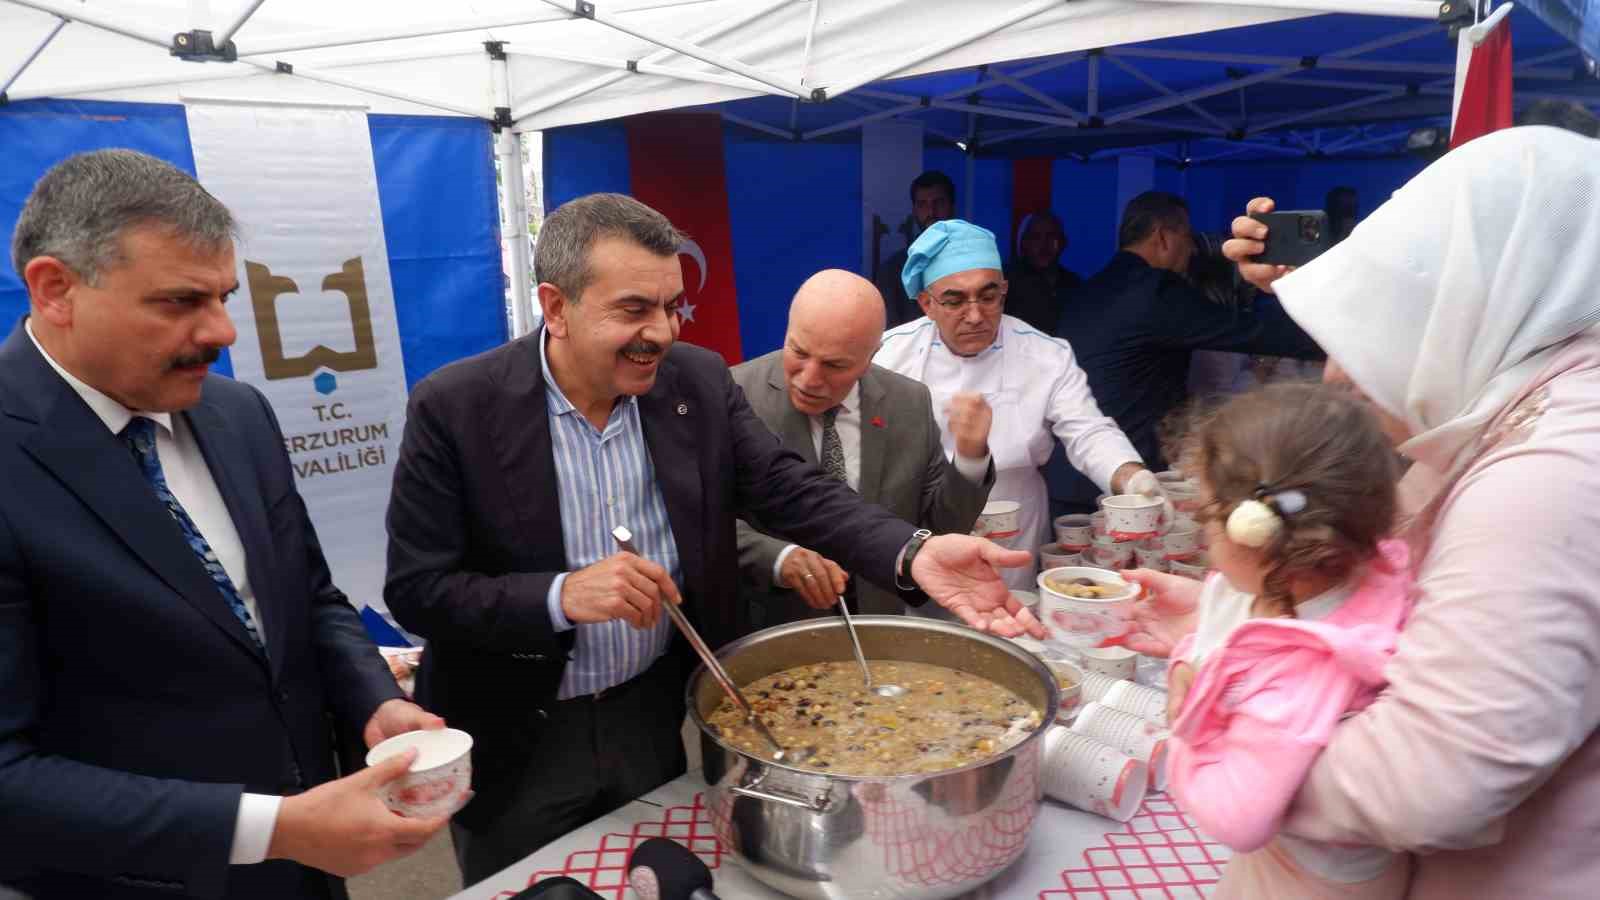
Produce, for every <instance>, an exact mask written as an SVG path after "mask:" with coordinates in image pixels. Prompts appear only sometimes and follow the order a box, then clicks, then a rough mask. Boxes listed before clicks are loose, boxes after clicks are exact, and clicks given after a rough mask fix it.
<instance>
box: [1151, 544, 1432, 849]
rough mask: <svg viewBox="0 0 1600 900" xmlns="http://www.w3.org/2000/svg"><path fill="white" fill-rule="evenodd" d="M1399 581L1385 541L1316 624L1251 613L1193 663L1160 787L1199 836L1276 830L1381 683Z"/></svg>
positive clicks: (1401, 618) (1257, 838) (1249, 839)
mask: <svg viewBox="0 0 1600 900" xmlns="http://www.w3.org/2000/svg"><path fill="white" fill-rule="evenodd" d="M1212 577H1213V578H1220V577H1221V576H1220V575H1213V576H1212ZM1411 585H1412V577H1411V571H1410V556H1409V553H1408V552H1407V550H1406V546H1405V544H1404V543H1402V542H1400V541H1385V542H1383V543H1382V544H1381V545H1380V546H1379V548H1378V558H1377V560H1375V561H1374V563H1373V564H1372V565H1371V567H1370V568H1369V569H1368V573H1367V575H1366V577H1365V578H1364V579H1363V580H1362V582H1361V584H1360V586H1359V587H1357V589H1356V591H1355V593H1354V594H1352V595H1351V596H1350V598H1349V599H1348V600H1346V601H1345V602H1344V603H1343V604H1342V605H1340V606H1339V607H1338V608H1337V609H1335V610H1334V611H1333V612H1332V613H1331V614H1329V615H1328V617H1327V618H1326V619H1323V620H1321V621H1300V620H1296V619H1251V620H1250V621H1247V622H1245V623H1244V624H1242V625H1240V626H1239V627H1238V628H1236V629H1234V630H1233V632H1232V633H1231V634H1229V635H1228V637H1227V638H1226V640H1225V641H1224V642H1223V644H1222V646H1220V647H1218V648H1217V649H1216V651H1214V652H1213V653H1211V654H1210V655H1209V656H1207V657H1206V658H1205V660H1204V661H1203V662H1202V663H1201V665H1200V669H1199V671H1198V672H1196V673H1195V680H1194V683H1193V685H1192V687H1191V688H1190V690H1189V694H1188V696H1187V697H1185V698H1184V702H1183V708H1182V710H1181V711H1180V712H1179V714H1178V719H1177V721H1176V722H1175V723H1173V726H1172V740H1171V741H1170V742H1169V743H1168V747H1169V750H1168V757H1167V772H1168V783H1169V788H1168V789H1169V790H1170V792H1171V793H1172V795H1173V796H1174V797H1176V798H1177V800H1178V803H1179V804H1180V805H1181V806H1182V807H1183V809H1184V810H1185V811H1186V812H1187V813H1188V814H1189V815H1190V816H1191V817H1193V819H1194V821H1195V824H1196V825H1198V826H1199V828H1200V830H1201V831H1202V832H1204V833H1205V834H1207V835H1209V836H1210V837H1212V838H1214V839H1216V840H1218V841H1220V842H1222V843H1224V844H1226V845H1228V846H1229V847H1232V848H1233V849H1234V850H1236V851H1240V852H1247V851H1250V850H1255V849H1257V848H1259V847H1262V846H1263V845H1265V844H1266V843H1267V841H1268V840H1270V839H1271V838H1272V836H1273V835H1274V834H1275V833H1277V831H1278V829H1279V826H1280V825H1281V824H1282V822H1283V818H1284V815H1285V814H1286V812H1287V810H1288V808H1289V803H1290V801H1291V800H1293V799H1294V796H1295V793H1296V791H1298V790H1299V789H1300V784H1301V782H1303V781H1304V780H1305V777H1306V773H1307V772H1308V771H1309V770H1310V768H1311V764H1312V762H1313V761H1314V760H1315V759H1316V757H1317V754H1318V753H1321V752H1322V748H1323V747H1324V746H1325V745H1326V744H1327V743H1328V739H1329V737H1330V736H1331V735H1332V734H1333V729H1334V726H1335V725H1337V724H1338V723H1339V720H1340V718H1342V717H1343V716H1344V714H1345V713H1348V712H1352V711H1355V710H1359V709H1363V708H1365V707H1366V706H1368V705H1369V704H1371V703H1372V701H1373V700H1374V699H1375V698H1376V697H1377V695H1378V692H1379V690H1380V689H1382V687H1383V685H1384V678H1383V668H1384V665H1385V664H1386V663H1387V662H1388V661H1389V657H1390V656H1392V655H1393V654H1394V650H1395V642H1396V638H1397V637H1398V636H1399V633H1400V627H1401V626H1402V625H1403V624H1404V623H1405V619H1406V615H1407V613H1408V612H1409V611H1410V607H1411ZM1192 641H1193V636H1192V635H1191V636H1190V637H1188V638H1185V639H1184V641H1183V642H1182V643H1180V644H1179V645H1178V647H1177V649H1176V650H1174V652H1173V654H1172V658H1173V659H1175V660H1176V659H1182V658H1184V656H1185V655H1186V654H1187V651H1188V649H1189V644H1190V643H1191V642H1192Z"/></svg>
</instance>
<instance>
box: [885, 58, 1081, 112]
mask: <svg viewBox="0 0 1600 900" xmlns="http://www.w3.org/2000/svg"><path fill="white" fill-rule="evenodd" d="M1088 58H1089V54H1087V53H1083V52H1081V51H1077V52H1073V53H1063V54H1061V55H1060V56H1056V57H1053V58H1051V59H1047V60H1045V61H1044V62H1041V63H1035V64H1034V65H1031V66H1026V67H1024V68H1021V69H1017V70H1016V71H1014V72H1007V73H1005V74H1004V75H1002V74H1001V73H1000V72H999V71H998V70H997V69H995V68H994V67H993V66H991V67H990V68H989V75H988V77H987V78H985V79H983V80H982V81H980V82H978V83H977V84H975V85H973V86H972V87H966V88H962V89H960V90H958V91H947V92H945V93H943V94H940V95H939V96H938V99H940V100H954V99H956V98H958V97H965V96H967V95H968V94H970V93H972V92H973V91H981V90H984V89H985V88H992V87H994V86H995V85H998V84H1004V83H1005V82H1003V81H1001V78H1016V79H1019V80H1021V79H1026V78H1032V77H1033V76H1035V75H1042V74H1044V73H1045V72H1049V71H1051V70H1052V69H1059V68H1061V67H1062V66H1070V65H1072V64H1073V63H1075V62H1082V61H1083V60H1085V59H1088ZM854 93H857V94H860V93H862V92H861V91H855V92H854Z"/></svg>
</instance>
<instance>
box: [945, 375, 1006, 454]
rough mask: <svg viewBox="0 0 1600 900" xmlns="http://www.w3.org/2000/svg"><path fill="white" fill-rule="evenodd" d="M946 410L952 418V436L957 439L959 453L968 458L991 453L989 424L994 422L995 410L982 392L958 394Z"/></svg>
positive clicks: (950, 425)
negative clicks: (990, 406)
mask: <svg viewBox="0 0 1600 900" xmlns="http://www.w3.org/2000/svg"><path fill="white" fill-rule="evenodd" d="M944 412H945V415H946V416H948V417H949V420H950V424H949V428H950V436H951V437H952V438H954V439H955V442H956V453H957V454H959V455H961V456H964V457H966V458H967V459H983V458H984V457H985V456H988V455H989V426H990V425H992V424H993V423H994V411H993V410H991V409H990V408H989V403H988V401H986V400H984V399H983V395H982V394H979V393H977V392H975V391H963V392H961V393H959V394H956V395H955V396H954V397H951V398H950V404H949V405H948V406H946V407H945V408H944Z"/></svg>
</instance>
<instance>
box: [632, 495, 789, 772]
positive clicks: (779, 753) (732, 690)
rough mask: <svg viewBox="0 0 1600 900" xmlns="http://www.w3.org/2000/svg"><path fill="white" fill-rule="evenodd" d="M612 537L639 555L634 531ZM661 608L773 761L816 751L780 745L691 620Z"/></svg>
mask: <svg viewBox="0 0 1600 900" xmlns="http://www.w3.org/2000/svg"><path fill="white" fill-rule="evenodd" d="M611 536H612V537H613V538H615V539H616V541H617V546H619V547H621V548H622V549H623V550H625V551H627V552H629V553H632V554H633V555H634V556H639V555H640V554H639V551H638V549H637V548H635V547H634V546H633V532H631V531H629V530H628V529H627V528H626V527H625V526H622V525H618V526H617V527H615V528H613V529H611ZM661 605H662V606H663V607H665V608H666V610H667V617H668V618H670V619H672V624H674V625H676V626H678V631H680V632H682V633H683V636H684V638H685V639H686V640H688V641H689V646H691V647H693V648H694V652H695V653H696V654H698V655H699V657H700V661H701V662H703V663H705V664H706V671H708V672H710V673H711V677H713V678H715V679H716V680H717V684H719V685H721V686H722V690H723V692H724V693H726V694H727V695H728V698H729V699H730V700H732V701H733V704H734V706H737V707H738V708H739V709H741V710H743V711H744V720H745V721H746V722H747V723H749V724H750V726H751V727H752V728H754V729H755V730H756V733H757V734H759V735H761V737H762V739H763V740H765V741H766V742H767V743H768V744H769V745H771V747H772V758H773V759H774V760H775V761H777V762H781V763H788V764H791V765H794V764H799V763H801V762H804V761H805V760H807V759H809V758H810V757H811V755H812V754H813V753H816V752H817V748H815V747H788V748H786V747H784V746H783V745H782V744H780V743H778V739H777V738H775V737H773V736H772V732H771V731H768V730H767V725H766V723H765V722H763V721H761V717H760V716H758V715H756V710H755V707H753V706H751V705H750V701H749V700H746V699H745V698H744V694H742V693H740V691H739V689H738V688H737V687H735V686H734V683H733V679H731V678H729V677H728V672H727V670H726V669H724V668H722V663H721V662H719V661H718V660H717V656H716V654H714V653H712V652H711V648H710V647H707V646H706V642H705V641H703V640H701V639H700V633H699V632H697V631H695V630H694V626H693V625H690V624H689V620H688V619H687V618H686V617H685V616H684V615H683V611H682V610H680V609H678V605H677V604H676V603H672V602H669V601H668V600H666V599H665V598H663V599H662V601H661Z"/></svg>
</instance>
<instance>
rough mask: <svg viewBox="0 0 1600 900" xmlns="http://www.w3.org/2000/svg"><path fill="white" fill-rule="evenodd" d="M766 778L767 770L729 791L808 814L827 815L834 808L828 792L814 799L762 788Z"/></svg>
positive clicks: (731, 787) (732, 786) (775, 789)
mask: <svg viewBox="0 0 1600 900" xmlns="http://www.w3.org/2000/svg"><path fill="white" fill-rule="evenodd" d="M766 778H767V773H766V771H765V770H763V771H761V772H760V773H758V774H757V775H756V776H755V777H754V778H752V779H750V781H749V783H748V784H742V785H740V784H735V785H731V786H730V787H729V788H728V790H730V791H732V792H733V793H735V794H738V795H739V796H741V797H749V798H750V799H752V800H766V801H768V802H771V803H777V804H779V805H782V806H792V807H794V808H795V809H803V810H806V811H807V812H815V813H825V812H827V811H828V808H829V807H831V806H833V797H832V795H831V794H829V793H828V792H826V791H824V792H822V793H819V794H817V795H816V796H814V797H810V798H807V797H802V796H800V795H798V794H791V793H788V792H786V791H782V790H779V789H777V788H762V786H761V783H762V782H763V781H765V780H766Z"/></svg>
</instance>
